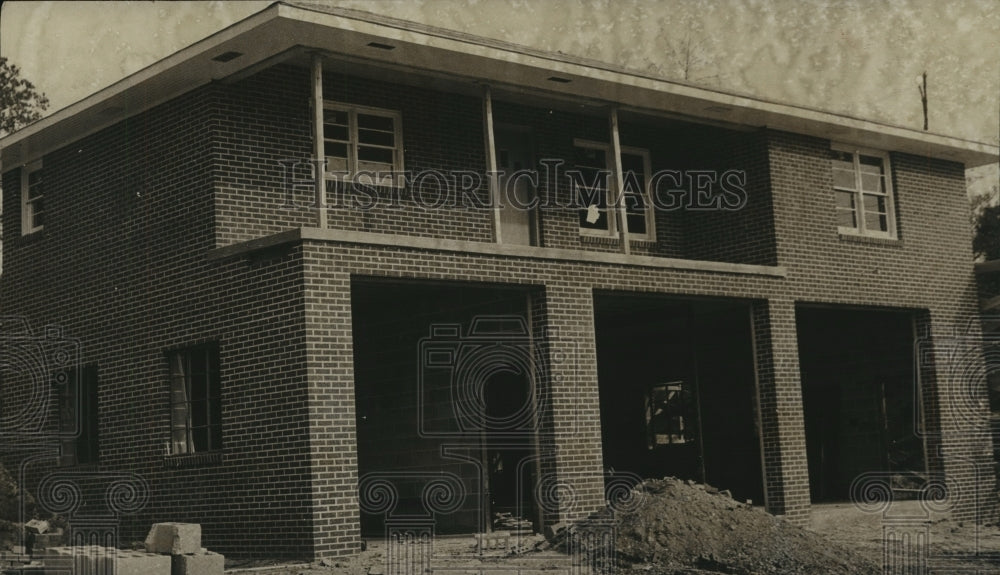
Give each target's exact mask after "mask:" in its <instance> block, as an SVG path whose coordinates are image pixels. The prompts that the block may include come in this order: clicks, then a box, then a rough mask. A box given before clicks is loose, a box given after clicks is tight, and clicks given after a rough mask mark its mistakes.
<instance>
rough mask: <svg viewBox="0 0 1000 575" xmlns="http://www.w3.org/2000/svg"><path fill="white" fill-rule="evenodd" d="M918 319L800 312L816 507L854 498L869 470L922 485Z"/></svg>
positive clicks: (905, 485) (903, 484) (896, 482)
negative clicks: (915, 334)
mask: <svg viewBox="0 0 1000 575" xmlns="http://www.w3.org/2000/svg"><path fill="white" fill-rule="evenodd" d="M913 321H914V318H913V313H912V312H900V311H885V310H861V309H856V308H835V307H810V306H804V305H801V306H798V307H797V309H796V327H797V331H798V344H799V364H800V369H801V375H802V403H803V412H804V417H805V428H806V448H807V451H808V461H809V486H810V495H811V497H812V500H813V501H814V502H828V501H846V500H848V499H849V497H850V486H851V482H852V481H853V480H854V479H855V478H856V477H857V476H859V475H861V474H862V473H866V472H887V473H889V474H890V475H891V476H892V482H893V487H894V488H896V489H900V490H907V489H917V488H919V487H920V483H921V481H922V477H923V475H924V452H923V443H922V441H921V440H920V438H919V437H918V436H917V435H916V433H915V430H916V427H915V426H916V421H917V419H916V418H917V407H918V403H917V402H916V401H915V398H916V395H917V394H916V389H917V387H916V385H915V376H914V372H913V365H914V358H913V345H914V342H913V329H914V328H913ZM904 492H905V491H904Z"/></svg>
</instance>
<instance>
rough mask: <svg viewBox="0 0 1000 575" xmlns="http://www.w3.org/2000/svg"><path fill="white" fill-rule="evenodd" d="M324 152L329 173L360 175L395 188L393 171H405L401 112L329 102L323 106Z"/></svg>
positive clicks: (350, 175)
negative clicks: (376, 179) (377, 176)
mask: <svg viewBox="0 0 1000 575" xmlns="http://www.w3.org/2000/svg"><path fill="white" fill-rule="evenodd" d="M323 108H324V109H323V153H324V155H325V156H326V161H327V166H326V169H327V172H328V174H329V173H330V172H346V173H347V174H348V178H350V179H352V180H353V179H355V178H357V177H358V175H359V174H363V173H365V172H367V173H369V174H368V176H367V177H369V178H371V181H372V182H374V181H375V174H376V173H378V174H380V176H379V178H380V182H379V183H382V184H385V185H392V181H393V179H392V177H391V176H390V175H389V173H390V172H399V171H402V169H403V157H402V156H403V155H402V150H403V143H402V135H401V130H400V124H401V122H400V116H399V113H397V112H393V111H390V110H379V109H376V108H363V107H360V106H345V105H343V104H334V103H331V102H326V104H325V105H324V107H323Z"/></svg>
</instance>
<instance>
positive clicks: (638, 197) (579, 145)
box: [574, 140, 654, 240]
mask: <svg viewBox="0 0 1000 575" xmlns="http://www.w3.org/2000/svg"><path fill="white" fill-rule="evenodd" d="M574 144H575V146H576V149H575V151H574V164H575V167H576V170H577V171H579V173H580V179H578V180H575V181H574V188H575V193H576V197H577V201H578V202H579V204H578V205H579V206H580V233H581V234H583V235H600V236H608V235H615V234H616V233H617V229H618V223H617V218H618V215H617V214H616V213H615V210H616V206H614V205H611V206H610V211H609V206H608V201H609V194H608V191H609V188H610V185H611V181H610V179H611V178H613V177H614V175H613V172H612V169H613V168H614V165H613V164H612V163H611V162H610V155H611V146H609V145H607V144H603V143H600V142H590V141H586V140H576V141H575V142H574ZM621 162H622V180H623V184H624V189H623V190H622V191H623V194H622V201H623V202H624V206H625V217H626V219H627V221H628V233H629V237H631V238H633V239H649V240H652V239H654V236H653V221H652V210H651V209H650V203H649V178H650V167H649V152H648V151H647V150H644V149H641V148H631V147H626V146H623V147H622V155H621Z"/></svg>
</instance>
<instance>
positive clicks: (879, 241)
mask: <svg viewBox="0 0 1000 575" xmlns="http://www.w3.org/2000/svg"><path fill="white" fill-rule="evenodd" d="M838 236H839V238H840V241H842V242H847V243H852V244H867V245H873V246H902V245H903V241H902V240H900V239H899V238H880V237H877V236H865V235H862V234H847V233H844V232H840V233H839V234H838Z"/></svg>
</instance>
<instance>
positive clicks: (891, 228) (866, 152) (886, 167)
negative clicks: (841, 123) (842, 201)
mask: <svg viewBox="0 0 1000 575" xmlns="http://www.w3.org/2000/svg"><path fill="white" fill-rule="evenodd" d="M830 149H831V150H833V151H835V152H843V153H847V154H851V157H852V159H853V162H854V189H853V190H847V189H844V188H838V187H837V185H836V179H834V185H833V190H834V193H835V194H836V192H849V193H852V194H854V201H855V206H856V210H855V214H856V218H857V223H858V225H857V227H846V226H841V225H839V224H838V225H837V231H838V233H840V234H842V235H848V236H864V237H874V238H885V239H896V201H895V200H896V195H895V193H894V190H893V189H892V166H891V165H890V163H889V154H888V152H885V151H881V150H872V149H868V148H859V147H857V146H849V145H846V144H836V143H833V144H831V145H830ZM861 156H868V157H871V158H879V159H880V160H881V161H882V183H883V185H884V186H885V204H886V212H885V213H886V227H887V229H886V230H885V231H882V230H880V229H875V230H869V229H868V228H867V221H866V218H865V205H864V204H865V201H864V199H865V195H881V194H872V193H871V192H866V191H864V190H863V189H862V187H861ZM832 165H833V163H832V161H831V170H832ZM834 210H835V211H836V210H837V207H836V204H834Z"/></svg>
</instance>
